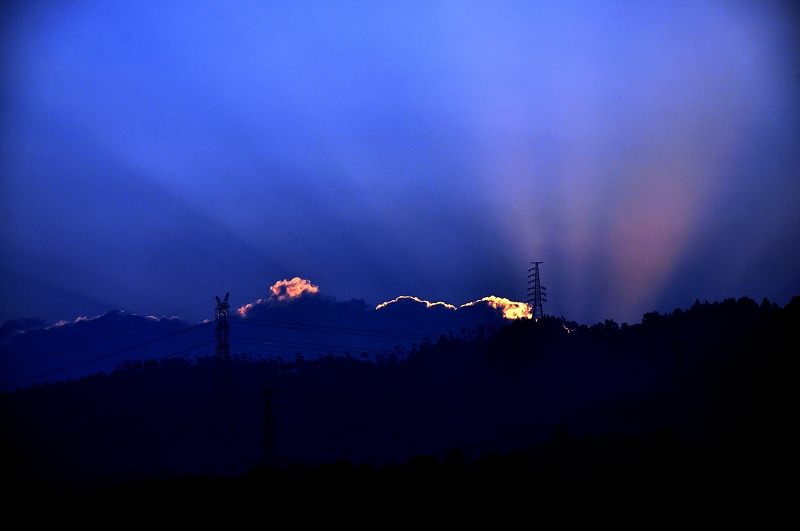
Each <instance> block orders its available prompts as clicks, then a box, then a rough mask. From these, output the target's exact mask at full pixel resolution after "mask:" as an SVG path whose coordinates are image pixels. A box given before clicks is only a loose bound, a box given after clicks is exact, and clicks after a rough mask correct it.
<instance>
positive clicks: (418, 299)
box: [375, 295, 456, 310]
mask: <svg viewBox="0 0 800 531" xmlns="http://www.w3.org/2000/svg"><path fill="white" fill-rule="evenodd" d="M401 299H409V300H412V301H415V302H419V303H422V304H424V305H425V307H426V308H431V307H433V306H442V307H444V308H449V309H451V310H455V309H456V307H455V306H453V305H452V304H447V303H446V302H441V301H439V302H431V301H426V300H424V299H420V298H418V297H412V296H411V295H400V296H399V297H397V298H396V299H392V300H390V301H386V302H382V303H380V304H379V305H377V306H376V307H375V309H376V310H380V309H381V308H383V307H385V306H388V305H390V304H392V303H395V302H397V301H399V300H401Z"/></svg>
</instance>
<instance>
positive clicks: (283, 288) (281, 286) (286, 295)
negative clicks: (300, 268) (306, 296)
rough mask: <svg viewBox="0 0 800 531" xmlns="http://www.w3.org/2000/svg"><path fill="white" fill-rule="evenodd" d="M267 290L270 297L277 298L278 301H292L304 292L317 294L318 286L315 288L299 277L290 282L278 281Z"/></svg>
mask: <svg viewBox="0 0 800 531" xmlns="http://www.w3.org/2000/svg"><path fill="white" fill-rule="evenodd" d="M269 290H270V291H271V292H272V297H275V298H277V299H278V300H279V301H284V300H286V299H294V298H295V297H299V296H300V295H302V294H303V293H305V292H308V293H317V292H318V291H319V286H315V285H314V284H312V283H311V282H310V281H308V280H305V279H302V278H300V277H294V278H293V279H292V280H279V281H277V282H276V283H275V284H273V285H272V286H270V288H269Z"/></svg>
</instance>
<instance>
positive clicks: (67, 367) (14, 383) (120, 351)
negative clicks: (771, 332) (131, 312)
mask: <svg viewBox="0 0 800 531" xmlns="http://www.w3.org/2000/svg"><path fill="white" fill-rule="evenodd" d="M209 324H210V323H200V324H197V325H194V326H190V327H189V328H185V329H183V330H179V331H177V332H172V333H170V334H167V335H164V336H161V337H157V338H155V339H150V340H148V341H143V342H142V343H137V344H136V345H131V346H129V347H125V348H121V349H117V350H114V351H112V352H108V353H106V354H101V355H100V356H95V357H93V358H89V359H86V360H81V361H77V362H75V363H70V364H69V365H64V366H62V367H58V368H56V369H51V370H49V371H45V372H42V373H39V374H36V375H34V376H29V377H27V378H21V379H18V380H15V381H12V382H9V383H7V384H5V387H14V386H17V385H19V384H21V383H25V382H29V381H32V380H38V379H41V378H44V377H45V376H50V375H51V374H56V373H59V372H63V371H66V370H70V369H75V368H77V367H80V366H82V365H86V364H89V363H94V362H95V361H100V360H102V359H106V358H110V357H112V356H117V355H119V354H123V353H125V352H129V351H131V350H136V349H138V348H141V347H144V346H147V345H152V344H153V343H157V342H159V341H163V340H165V339H169V338H171V337H175V336H178V335H180V334H185V333H187V332H191V331H192V330H197V329H198V328H202V327H204V326H207V325H209ZM212 343H213V341H212ZM198 348H199V347H198Z"/></svg>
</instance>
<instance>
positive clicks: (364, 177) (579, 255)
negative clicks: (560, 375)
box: [0, 1, 800, 322]
mask: <svg viewBox="0 0 800 531" xmlns="http://www.w3.org/2000/svg"><path fill="white" fill-rule="evenodd" d="M551 4H554V3H552V2H541V3H535V2H520V3H503V2H485V3H473V2H443V3H439V2H420V3H408V2H398V3H388V2H387V3H380V4H379V5H377V6H376V5H375V3H371V2H363V3H350V2H347V3H344V2H343V3H324V2H309V3H299V2H285V3H267V2H252V3H247V2H241V3H237V5H236V6H235V7H232V6H230V5H222V4H220V3H207V4H204V3H202V2H187V3H176V2H163V3H155V4H150V5H145V6H142V5H139V6H134V7H131V6H122V5H120V4H119V3H118V2H102V1H101V2H36V3H28V2H23V3H19V5H16V6H14V5H11V6H9V7H5V8H4V9H5V11H4V12H3V14H2V40H3V54H2V78H1V79H0V91H2V92H1V93H0V95H1V96H2V108H1V109H0V111H1V113H2V114H0V138H1V140H2V142H1V143H0V208H2V212H3V223H2V227H1V228H0V238H1V241H2V261H1V263H0V275H2V276H1V278H2V282H3V296H2V304H0V320H2V319H8V318H12V317H40V318H44V319H46V320H48V321H50V322H54V321H56V320H59V319H74V318H75V317H77V316H79V315H96V314H99V313H102V312H104V311H107V310H110V309H112V308H118V309H123V310H126V311H129V312H137V313H143V314H155V315H169V314H171V313H173V312H175V311H177V310H179V309H182V308H184V307H188V306H191V305H193V304H195V303H199V302H202V301H204V300H208V299H211V298H212V297H213V296H214V295H223V294H224V293H225V292H227V291H230V292H231V293H234V294H238V295H242V296H246V297H251V298H252V299H253V300H255V299H256V298H259V297H264V296H266V295H267V293H268V289H269V286H270V285H272V284H273V283H274V282H275V281H277V280H279V279H283V278H292V277H295V276H300V277H302V278H306V279H309V280H311V281H312V282H313V283H314V284H316V285H319V286H320V288H321V292H322V293H325V294H327V295H332V296H336V297H338V298H339V299H348V298H351V297H358V298H363V299H365V300H366V301H368V302H369V303H370V304H377V303H380V302H382V301H384V300H388V299H392V298H395V297H397V296H398V295H414V296H418V297H421V298H425V299H429V300H444V301H447V302H449V303H451V304H456V305H458V304H463V303H465V302H469V301H473V300H476V299H478V298H481V297H484V296H487V295H492V294H493V295H499V296H504V297H509V298H512V299H521V298H524V296H525V293H524V283H523V282H521V280H522V279H523V277H524V275H525V270H526V268H527V267H528V265H527V262H529V261H531V260H541V261H544V264H543V266H542V281H543V284H544V285H546V286H547V288H548V293H549V297H548V299H549V302H548V304H546V305H545V312H546V313H551V314H556V315H562V314H563V315H564V316H566V317H568V318H570V319H574V320H577V321H581V322H595V321H597V320H600V319H604V318H613V319H615V320H617V321H620V322H621V321H629V322H638V321H639V320H640V319H641V314H642V313H644V312H646V311H651V310H661V311H671V310H672V309H674V308H675V307H683V308H686V307H688V306H690V305H691V303H692V302H694V299H695V298H700V299H701V300H702V299H709V300H714V299H722V298H725V297H740V296H743V295H748V296H750V297H753V298H756V299H759V300H760V298H761V297H764V296H766V297H769V298H770V299H771V300H774V301H775V302H778V303H780V304H785V303H786V302H787V301H788V299H789V298H790V297H791V296H792V295H796V294H800V252H798V249H800V219H798V218H799V217H800V149H798V146H800V68H798V65H799V63H800V62H799V61H798V49H800V46H798V45H799V44H800V38H799V37H798V29H797V28H798V27H799V26H800V25H798V16H797V10H796V9H795V10H792V9H790V8H789V7H788V6H790V5H791V4H790V3H785V4H784V3H780V2H705V3H699V2H666V3H662V5H660V6H656V5H653V4H654V3H652V2H618V3H617V2H573V3H562V2H558V3H555V4H558V5H551ZM184 317H186V318H190V319H200V318H203V317H206V316H205V315H184ZM209 317H210V316H209Z"/></svg>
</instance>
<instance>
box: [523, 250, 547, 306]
mask: <svg viewBox="0 0 800 531" xmlns="http://www.w3.org/2000/svg"><path fill="white" fill-rule="evenodd" d="M543 263H544V262H531V264H533V267H532V268H530V269H528V273H529V274H528V278H529V279H530V280H528V304H530V305H531V306H533V318H534V319H535V320H539V319H541V318H542V317H543V316H544V312H543V311H542V303H543V302H547V288H545V287H544V286H542V284H541V282H539V264H543Z"/></svg>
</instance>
